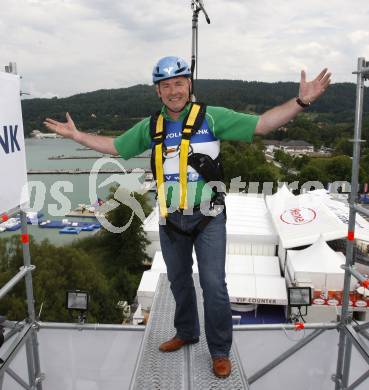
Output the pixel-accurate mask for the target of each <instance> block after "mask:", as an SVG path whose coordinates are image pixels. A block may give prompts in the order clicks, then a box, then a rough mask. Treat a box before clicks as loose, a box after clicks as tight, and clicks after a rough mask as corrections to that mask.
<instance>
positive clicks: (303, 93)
mask: <svg viewBox="0 0 369 390" xmlns="http://www.w3.org/2000/svg"><path fill="white" fill-rule="evenodd" d="M330 77H331V73H330V72H328V69H327V68H324V69H323V70H322V71H321V72H320V73H319V74H318V76H317V77H316V78H315V79H314V80H312V81H306V73H305V71H304V70H302V71H301V80H300V89H299V98H300V99H301V100H302V102H303V103H305V104H309V103H312V102H314V101H315V100H316V99H318V97H319V96H320V95H322V94H323V93H324V92H325V90H326V89H327V88H328V86H329V84H330V82H331V79H330Z"/></svg>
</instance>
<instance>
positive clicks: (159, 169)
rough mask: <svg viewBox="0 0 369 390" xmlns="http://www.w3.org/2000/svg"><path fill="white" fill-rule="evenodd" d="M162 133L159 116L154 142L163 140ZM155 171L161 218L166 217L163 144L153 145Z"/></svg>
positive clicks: (160, 117) (161, 118)
mask: <svg viewBox="0 0 369 390" xmlns="http://www.w3.org/2000/svg"><path fill="white" fill-rule="evenodd" d="M163 131H164V117H163V115H162V114H160V115H159V117H158V120H157V122H156V129H155V137H154V140H157V139H161V140H163V138H164V137H163ZM155 169H156V186H157V190H158V199H159V209H160V215H161V216H162V217H163V218H166V217H167V216H168V209H167V201H166V199H165V187H164V168H163V142H159V143H157V144H156V145H155Z"/></svg>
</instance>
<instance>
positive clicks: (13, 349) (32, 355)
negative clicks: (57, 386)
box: [0, 62, 44, 390]
mask: <svg viewBox="0 0 369 390" xmlns="http://www.w3.org/2000/svg"><path fill="white" fill-rule="evenodd" d="M5 72H6V73H11V74H14V75H16V74H17V67H16V64H15V63H14V62H13V63H12V62H11V63H10V64H9V66H6V67H5ZM17 212H19V213H20V217H21V232H22V236H21V237H22V240H21V241H22V250H23V266H22V267H21V268H20V270H19V272H18V273H17V274H16V275H15V276H13V277H12V278H11V279H10V280H9V281H8V282H7V283H6V284H5V285H4V286H2V287H1V289H0V299H1V298H3V297H4V296H5V295H6V294H7V293H8V292H10V291H11V290H12V289H13V287H15V286H16V285H17V284H18V283H19V282H21V281H22V280H23V278H24V280H25V285H26V299H27V312H28V318H27V319H26V320H25V321H24V322H23V323H21V324H13V327H12V329H11V330H10V332H9V333H8V334H6V335H5V336H6V337H5V340H8V339H10V337H12V336H14V334H17V333H18V335H17V336H16V337H15V339H14V340H13V341H12V343H11V344H10V346H9V348H8V349H7V351H6V352H5V355H4V356H3V357H2V358H3V359H2V360H3V362H2V363H1V365H0V390H2V388H3V382H4V376H5V374H8V375H9V376H10V377H11V378H13V379H14V380H15V381H16V382H18V383H19V384H20V385H21V386H22V387H23V388H24V389H26V390H42V380H43V378H44V375H43V374H42V373H41V368H40V356H39V350H38V339H37V330H38V326H37V322H36V315H35V305H34V296H33V283H32V271H33V270H34V269H35V268H36V267H35V266H34V265H32V264H31V254H30V250H29V235H28V226H27V215H26V213H25V212H24V211H23V210H22V209H21V207H20V206H17V207H15V208H13V209H11V210H8V214H9V215H13V214H15V213H17ZM23 346H25V349H26V358H27V370H28V382H29V383H27V382H25V381H24V380H23V379H22V378H21V377H20V376H19V375H18V374H17V373H16V372H14V371H13V370H12V369H11V368H10V367H9V365H10V364H11V362H12V361H13V359H14V358H15V356H16V355H17V353H18V351H19V350H20V349H21V348H22V347H23Z"/></svg>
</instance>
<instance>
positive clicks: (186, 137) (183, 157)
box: [179, 103, 201, 209]
mask: <svg viewBox="0 0 369 390" xmlns="http://www.w3.org/2000/svg"><path fill="white" fill-rule="evenodd" d="M200 108H201V106H200V105H199V104H196V103H193V104H192V106H191V110H190V113H189V115H188V117H187V121H186V123H185V125H184V128H183V131H182V140H181V147H180V155H179V183H180V203H179V207H180V208H181V209H186V208H187V160H188V151H189V147H190V138H191V133H192V128H193V125H194V124H195V121H196V118H197V115H198V114H199V111H200Z"/></svg>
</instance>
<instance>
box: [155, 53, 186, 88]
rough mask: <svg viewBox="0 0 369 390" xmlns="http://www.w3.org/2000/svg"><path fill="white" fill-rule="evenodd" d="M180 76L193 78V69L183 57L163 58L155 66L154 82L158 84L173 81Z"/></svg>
mask: <svg viewBox="0 0 369 390" xmlns="http://www.w3.org/2000/svg"><path fill="white" fill-rule="evenodd" d="M178 76H185V77H189V76H191V69H190V67H189V66H188V65H187V62H186V61H185V60H184V59H183V58H181V57H173V56H169V57H163V58H161V59H160V60H159V61H158V63H157V64H156V65H155V66H154V69H153V71H152V81H153V83H154V84H157V83H158V82H159V81H161V80H167V79H171V78H173V77H178Z"/></svg>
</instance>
